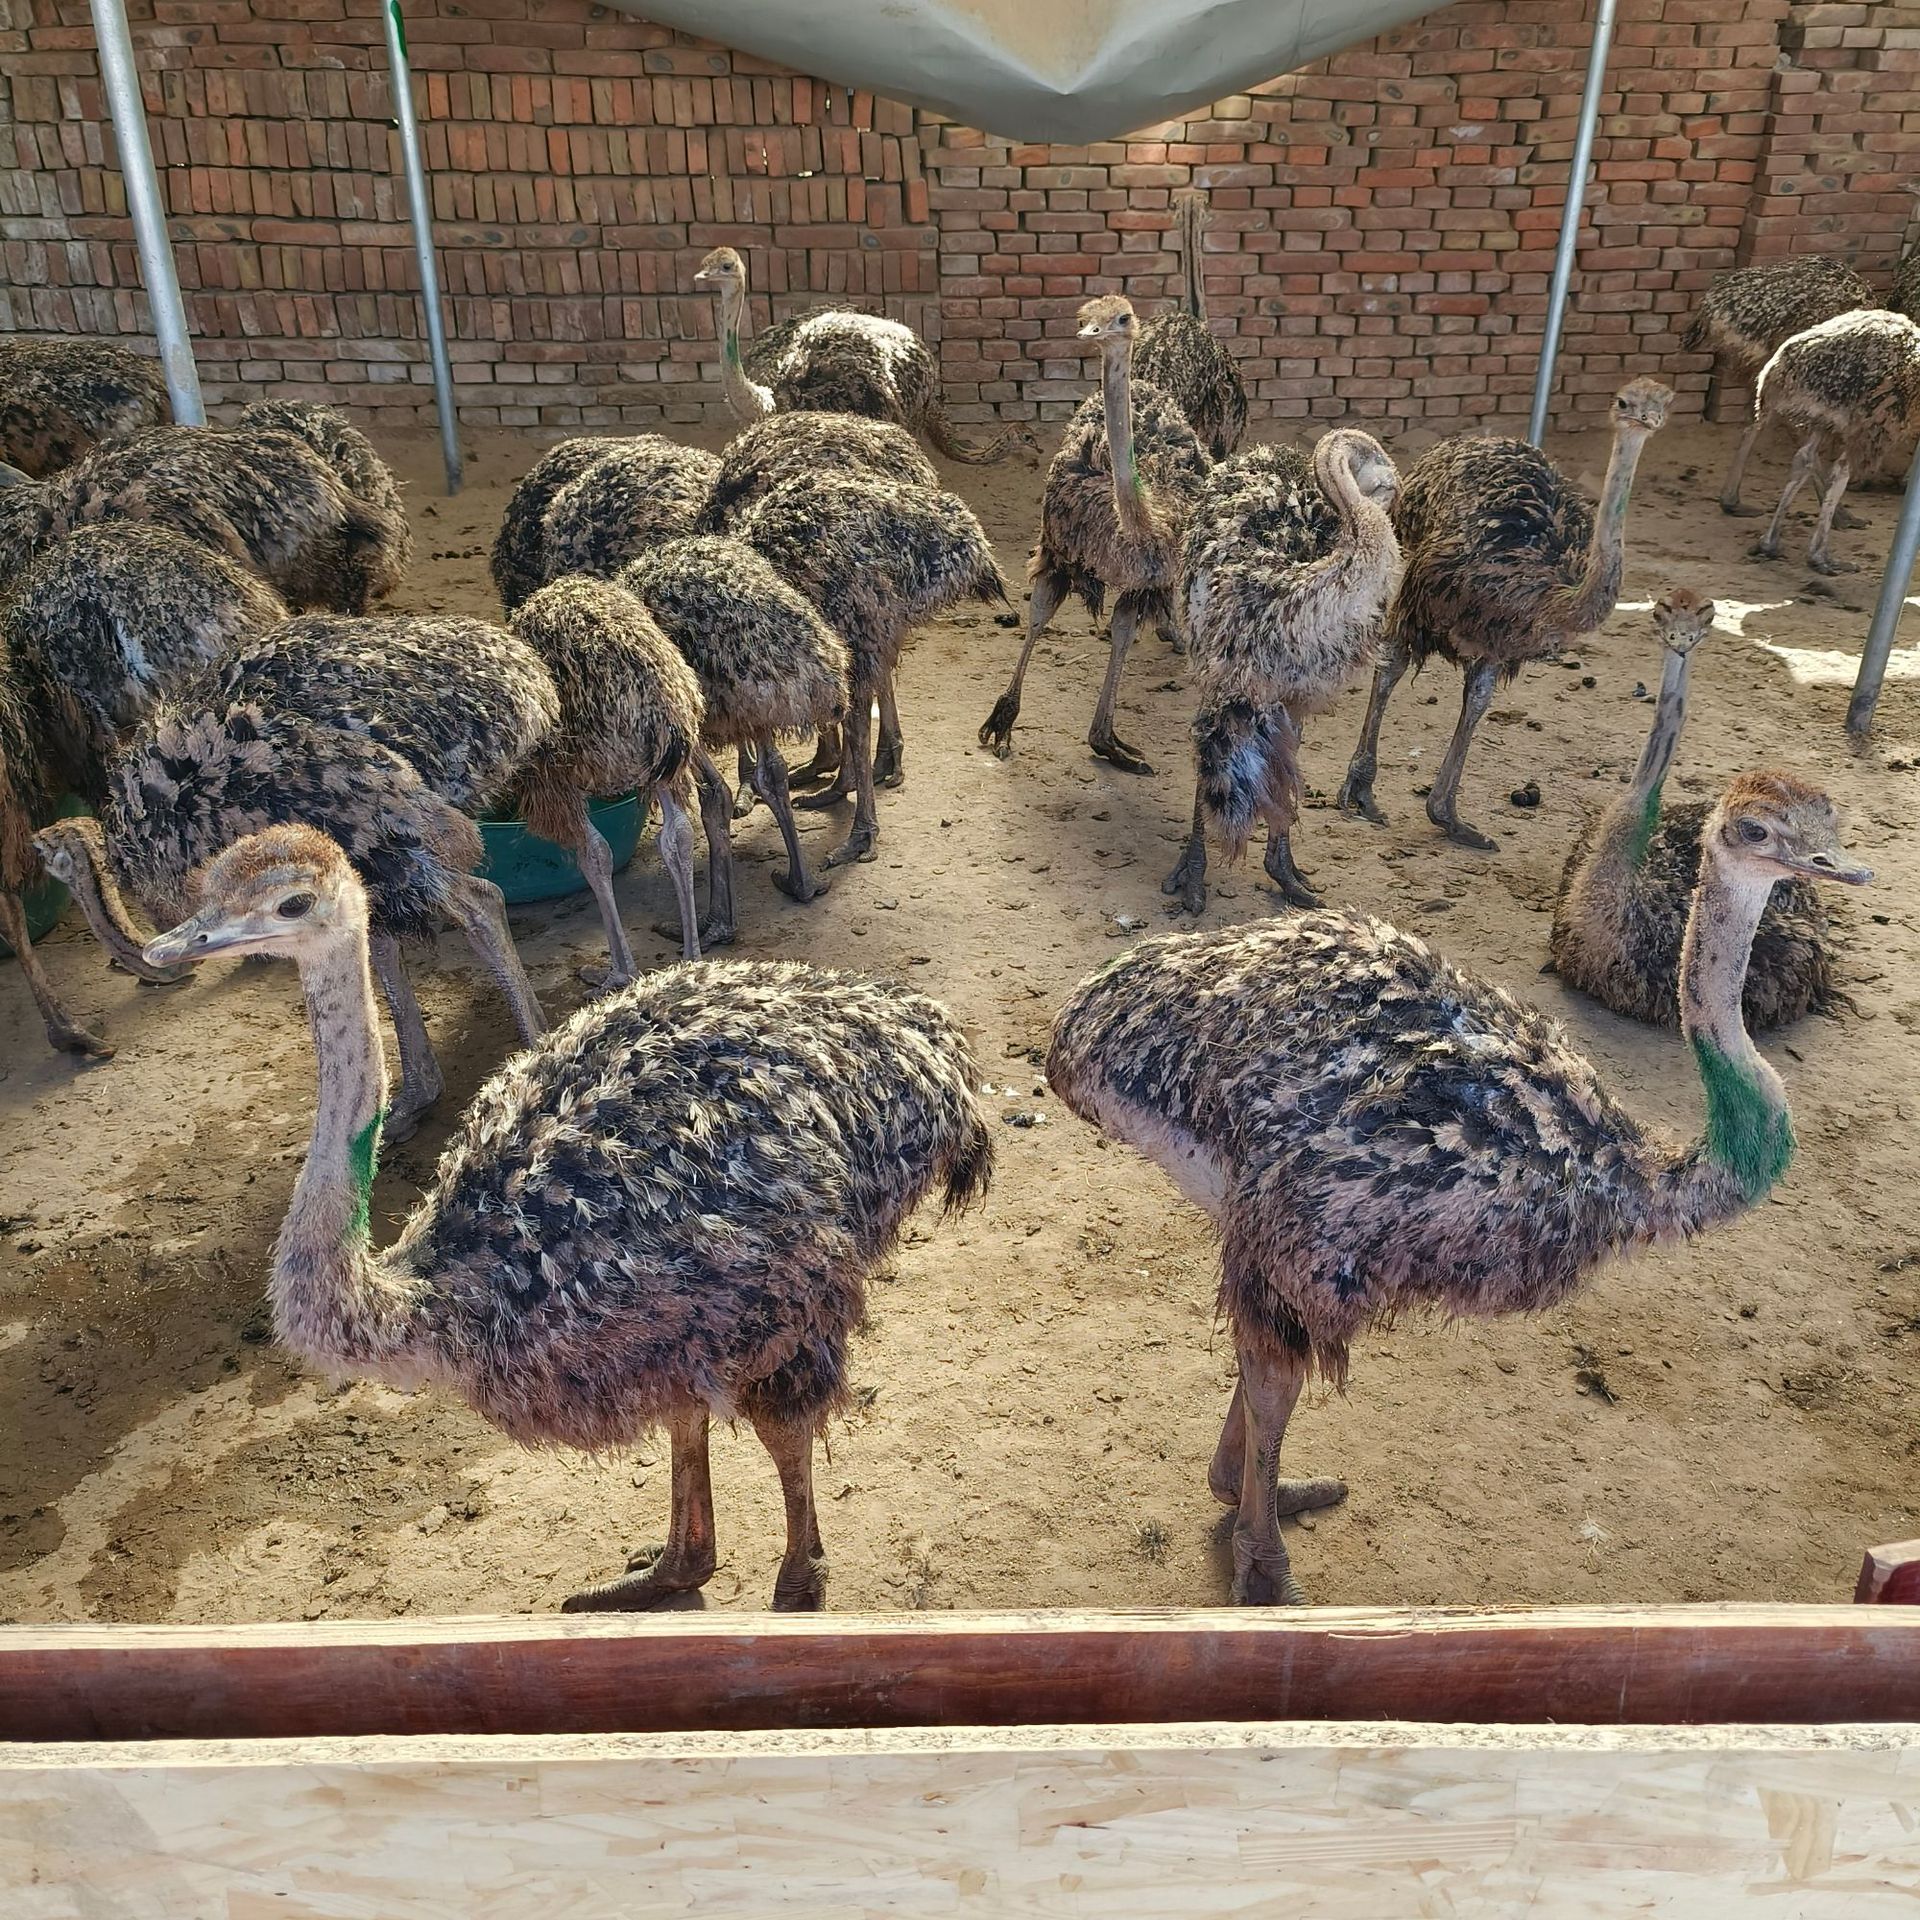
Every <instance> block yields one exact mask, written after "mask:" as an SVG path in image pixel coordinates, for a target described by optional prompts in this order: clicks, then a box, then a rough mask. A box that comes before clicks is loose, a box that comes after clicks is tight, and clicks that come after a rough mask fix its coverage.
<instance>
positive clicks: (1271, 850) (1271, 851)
mask: <svg viewBox="0 0 1920 1920" xmlns="http://www.w3.org/2000/svg"><path fill="white" fill-rule="evenodd" d="M1264 865H1265V867H1266V869H1267V878H1268V879H1270V880H1271V881H1272V882H1273V884H1274V885H1275V886H1276V887H1278V888H1279V890H1280V893H1281V896H1282V898H1284V899H1285V900H1286V902H1287V904H1288V905H1289V906H1294V907H1317V906H1321V905H1323V904H1324V903H1323V902H1322V900H1321V898H1320V896H1319V895H1318V894H1317V893H1315V892H1314V890H1313V889H1312V887H1310V886H1309V885H1308V884H1307V876H1306V875H1305V874H1304V873H1302V872H1301V871H1300V869H1299V868H1298V867H1297V866H1296V865H1295V864H1294V859H1293V848H1292V846H1291V845H1289V843H1288V842H1287V841H1286V840H1285V839H1284V838H1280V839H1270V840H1269V841H1268V842H1267V857H1266V860H1265V862H1264Z"/></svg>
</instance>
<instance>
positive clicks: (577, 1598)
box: [560, 1547, 717, 1613]
mask: <svg viewBox="0 0 1920 1920" xmlns="http://www.w3.org/2000/svg"><path fill="white" fill-rule="evenodd" d="M716 1564H717V1563H716V1560H715V1557H714V1553H713V1549H712V1548H711V1547H709V1548H708V1549H707V1551H706V1552H705V1553H681V1554H675V1553H674V1552H673V1550H672V1549H671V1548H669V1547H643V1548H642V1549H641V1550H640V1551H639V1552H638V1553H636V1554H635V1555H634V1556H633V1557H632V1558H631V1559H630V1560H629V1561H628V1562H627V1570H626V1572H625V1573H624V1574H622V1575H621V1576H620V1577H619V1579H617V1580H608V1581H604V1582H603V1583H602V1584H601V1585H599V1586H597V1587H584V1588H582V1589H581V1591H580V1592H578V1593H570V1594H568V1595H567V1597H566V1598H565V1599H564V1600H562V1601H561V1602H560V1611H561V1612H562V1613H638V1612H642V1611H644V1610H645V1609H646V1608H648V1607H657V1606H658V1605H659V1604H660V1603H661V1601H663V1600H668V1599H671V1598H672V1597H673V1596H674V1595H675V1594H676V1593H698V1592H699V1590H700V1589H701V1588H702V1587H704V1586H705V1585H706V1584H707V1582H708V1581H709V1580H711V1579H712V1578H713V1570H714V1567H715V1565H716Z"/></svg>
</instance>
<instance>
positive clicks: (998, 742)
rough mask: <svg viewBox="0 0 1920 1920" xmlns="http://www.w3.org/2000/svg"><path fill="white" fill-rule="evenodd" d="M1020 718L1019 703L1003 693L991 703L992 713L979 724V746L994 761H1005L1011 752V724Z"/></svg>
mask: <svg viewBox="0 0 1920 1920" xmlns="http://www.w3.org/2000/svg"><path fill="white" fill-rule="evenodd" d="M1019 717H1020V702H1019V701H1018V700H1016V699H1015V698H1014V697H1013V695H1012V694H1010V693H1003V694H1002V695H1001V696H1000V698H999V699H998V700H996V701H995V702H994V703H993V711H992V712H991V713H990V714H988V715H987V717H986V719H985V720H983V721H982V722H981V723H980V736H979V737H980V744H981V745H982V746H983V747H986V748H988V749H989V750H990V751H991V752H992V753H993V755H994V757H995V759H998V760H1005V759H1006V758H1007V757H1008V756H1009V755H1010V754H1011V753H1012V752H1013V723H1014V722H1015V721H1016V720H1017V719H1019Z"/></svg>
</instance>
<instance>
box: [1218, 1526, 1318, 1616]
mask: <svg viewBox="0 0 1920 1920" xmlns="http://www.w3.org/2000/svg"><path fill="white" fill-rule="evenodd" d="M1233 1603H1234V1605H1235V1606H1237V1607H1304V1606H1305V1605H1306V1604H1307V1596H1306V1595H1305V1594H1304V1593H1302V1592H1301V1591H1300V1583H1299V1582H1298V1581H1297V1580H1295V1579H1294V1577H1293V1569H1292V1567H1291V1566H1289V1565H1288V1563H1287V1550H1286V1548H1285V1547H1284V1546H1282V1545H1281V1544H1280V1542H1279V1541H1277V1540H1276V1541H1274V1542H1272V1543H1271V1544H1266V1543H1263V1542H1262V1541H1261V1539H1260V1537H1259V1535H1258V1534H1256V1533H1254V1532H1253V1531H1252V1530H1251V1529H1250V1528H1247V1527H1235V1528H1234V1530H1233Z"/></svg>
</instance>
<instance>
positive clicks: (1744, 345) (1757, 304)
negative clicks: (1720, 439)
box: [1681, 253, 1880, 518]
mask: <svg viewBox="0 0 1920 1920" xmlns="http://www.w3.org/2000/svg"><path fill="white" fill-rule="evenodd" d="M1879 304H1880V303H1879V301H1878V300H1877V299H1876V298H1875V297H1874V292H1873V289H1872V288H1871V287H1870V286H1868V285H1867V283H1866V281H1864V280H1863V279H1862V278H1861V277H1860V276H1859V274H1857V273H1856V272H1855V271H1854V270H1853V268H1851V267H1850V266H1848V265H1847V263H1846V262H1845V261H1844V260H1836V259H1834V258H1833V257H1832V255H1831V254H1825V253H1803V254H1798V255H1796V256H1795V257H1794V258H1793V259H1791V260H1776V261H1774V262H1772V263H1771V264H1770V265H1768V266H1764V267H1736V268H1735V269H1734V270H1733V271H1732V272H1731V273H1723V274H1720V275H1719V276H1718V277H1717V278H1716V279H1715V280H1714V282H1713V284H1712V285H1711V286H1710V287H1709V288H1708V289H1707V290H1706V292H1705V293H1703V294H1702V295H1701V296H1700V304H1699V306H1698V307H1696V308H1695V309H1694V314H1693V318H1692V320H1691V321H1689V322H1688V325H1687V331H1686V336H1685V338H1684V340H1683V341H1682V343H1681V344H1682V345H1683V346H1684V347H1685V348H1686V350H1687V351H1688V352H1689V353H1710V354H1714V355H1716V356H1717V357H1718V358H1719V359H1721V360H1722V361H1724V362H1725V363H1726V365H1727V367H1728V368H1729V370H1730V371H1731V373H1732V375H1733V377H1734V379H1735V380H1736V381H1738V382H1740V383H1741V384H1742V385H1745V384H1747V383H1749V382H1750V381H1751V380H1752V379H1753V377H1754V375H1755V374H1756V373H1758V372H1759V371H1760V369H1761V368H1762V367H1763V366H1765V365H1766V363H1767V362H1768V360H1770V359H1771V358H1772V357H1773V355H1774V353H1775V352H1776V351H1777V350H1778V348H1779V347H1780V345H1781V343H1782V342H1783V341H1786V340H1791V339H1792V338H1793V336H1794V335H1795V334H1796V333H1802V332H1804V331H1805V330H1806V329H1807V328H1808V327H1815V326H1818V325H1819V324H1820V322H1821V321H1822V320H1831V319H1832V318H1833V317H1834V316H1835V315H1836V314H1841V313H1851V312H1852V311H1853V310H1854V309H1855V308H1856V307H1874V306H1878V305H1879ZM1759 437H1760V420H1759V417H1758V415H1757V414H1756V415H1755V417H1754V419H1753V420H1752V421H1750V422H1749V423H1748V426H1747V430H1746V432H1745V433H1743V434H1742V435H1741V436H1740V444H1739V446H1738V447H1736V448H1735V449H1734V455H1733V464H1732V465H1731V466H1730V467H1729V468H1728V469H1727V483H1726V485H1725V486H1724V487H1722V488H1721V490H1720V511H1721V512H1722V513H1731V514H1737V515H1739V516H1741V517H1742V518H1746V517H1748V516H1751V515H1754V514H1757V513H1758V512H1759V508H1757V507H1743V506H1742V505H1741V504H1740V483H1741V481H1742V480H1743V479H1744V478H1745V477H1746V471H1747V461H1748V459H1749V458H1750V456H1751V455H1752V453H1753V445H1754V442H1755V441H1756V440H1758V439H1759Z"/></svg>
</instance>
